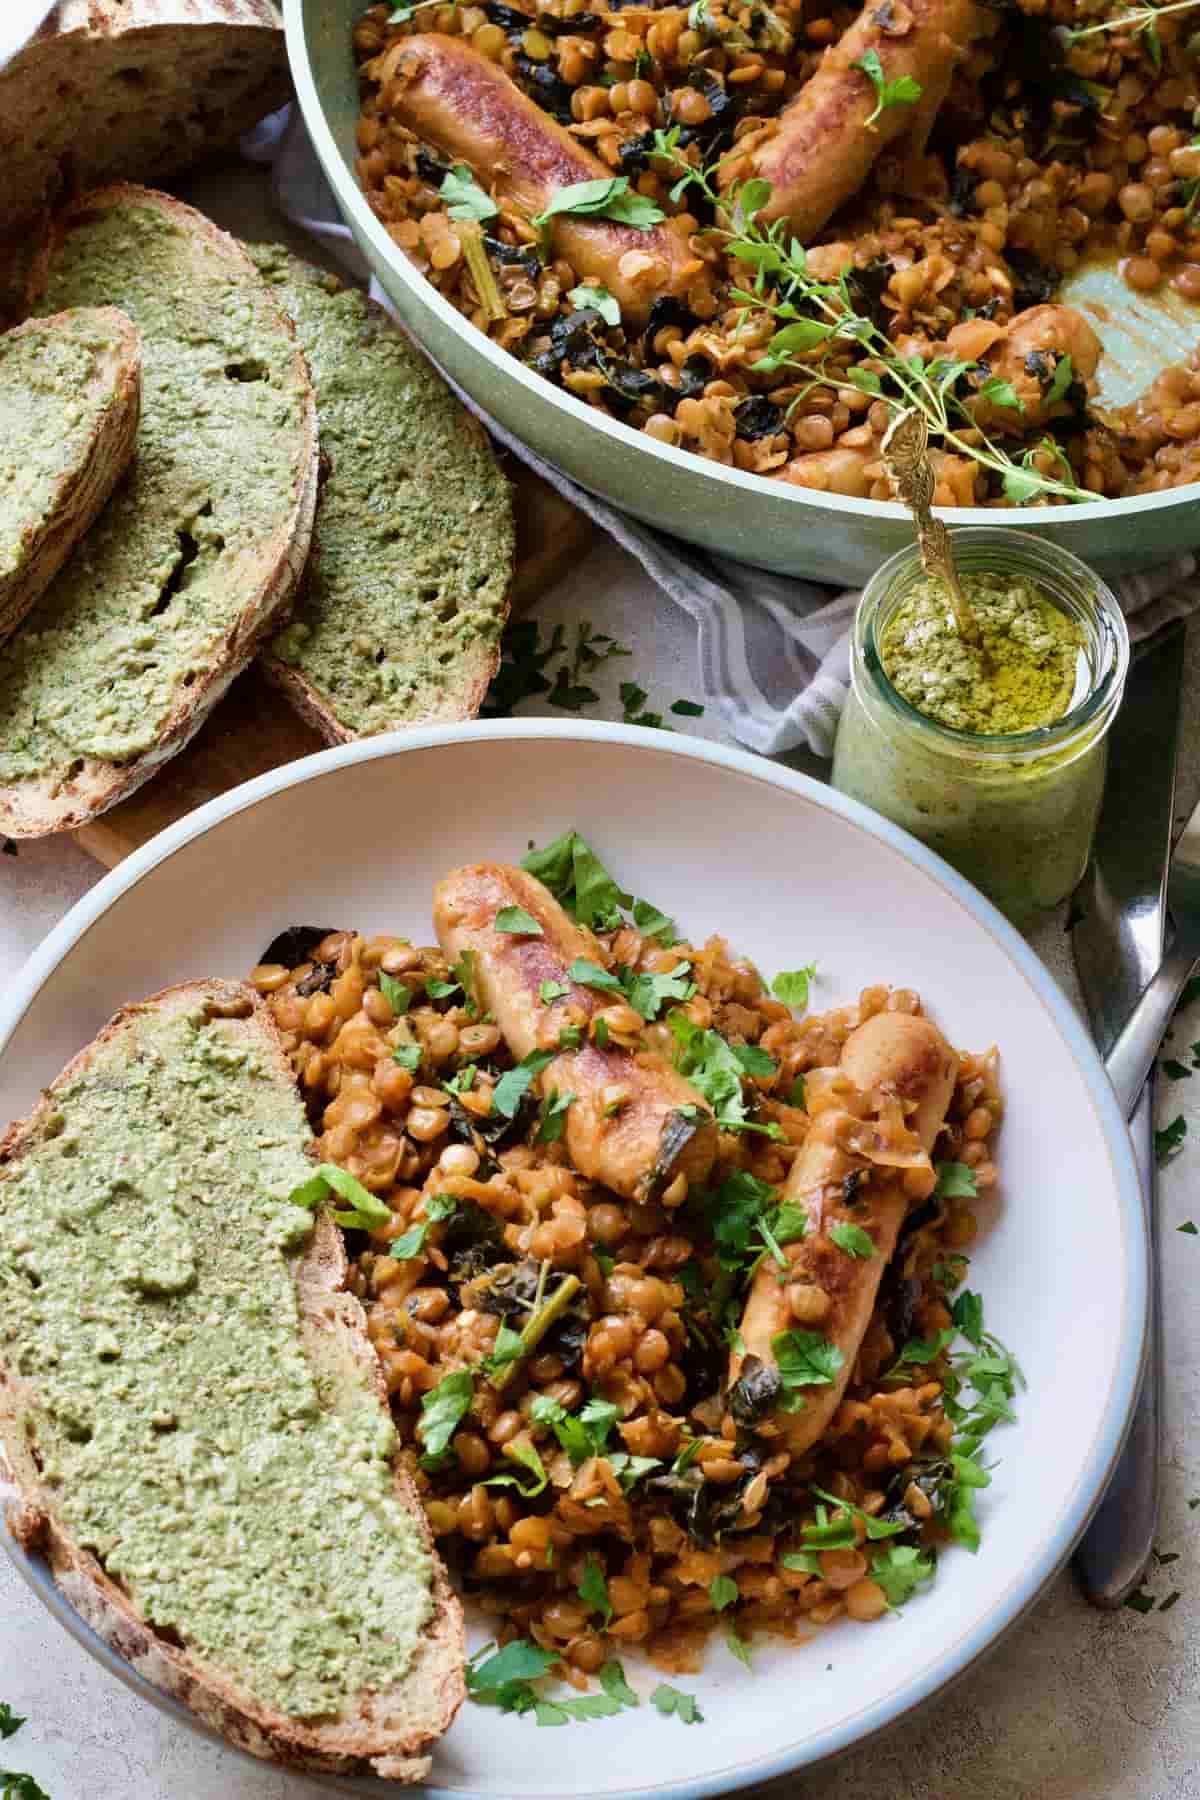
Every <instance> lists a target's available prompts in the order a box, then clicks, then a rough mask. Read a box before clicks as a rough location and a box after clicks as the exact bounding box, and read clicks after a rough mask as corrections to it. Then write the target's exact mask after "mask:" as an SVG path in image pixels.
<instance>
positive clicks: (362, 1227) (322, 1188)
mask: <svg viewBox="0 0 1200 1800" xmlns="http://www.w3.org/2000/svg"><path fill="white" fill-rule="evenodd" d="M331 1189H332V1191H333V1192H334V1193H335V1194H340V1195H341V1197H342V1199H343V1200H348V1201H349V1202H350V1205H351V1208H352V1209H353V1210H352V1211H350V1212H335V1213H334V1215H333V1216H334V1219H335V1220H336V1222H337V1223H338V1224H339V1225H341V1226H342V1227H343V1228H344V1229H345V1230H346V1231H377V1230H378V1229H379V1227H380V1226H381V1225H387V1224H389V1223H390V1221H391V1217H392V1209H391V1207H390V1206H387V1205H385V1203H384V1202H383V1201H382V1200H381V1199H379V1197H378V1195H376V1194H372V1193H370V1192H368V1190H367V1189H366V1188H365V1187H364V1186H363V1184H362V1182H361V1181H356V1180H355V1179H354V1177H353V1175H351V1174H350V1172H349V1171H348V1170H347V1169H339V1168H338V1166H337V1164H336V1163H318V1165H317V1170H316V1173H315V1174H314V1175H313V1176H312V1177H311V1178H310V1179H309V1180H308V1181H302V1182H301V1183H300V1186H299V1187H295V1188H293V1189H292V1191H291V1193H290V1194H289V1195H288V1199H289V1201H290V1202H291V1204H292V1205H293V1206H303V1207H307V1208H312V1207H314V1206H320V1205H321V1204H322V1202H323V1201H324V1200H325V1199H326V1198H327V1196H328V1194H329V1192H330V1190H331Z"/></svg>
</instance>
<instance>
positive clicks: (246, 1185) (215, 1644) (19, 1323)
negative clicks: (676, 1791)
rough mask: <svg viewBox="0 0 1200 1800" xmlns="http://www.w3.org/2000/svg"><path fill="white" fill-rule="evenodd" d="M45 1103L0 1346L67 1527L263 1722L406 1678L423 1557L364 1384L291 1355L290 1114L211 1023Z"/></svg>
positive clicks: (6, 1203)
mask: <svg viewBox="0 0 1200 1800" xmlns="http://www.w3.org/2000/svg"><path fill="white" fill-rule="evenodd" d="M130 1030H132V1031H133V1032H134V1033H135V1050H136V1054H134V1055H132V1056H131V1055H130V1054H129V1051H130V1044H129V1036H128V1033H129V1031H130ZM55 1107H56V1116H55V1118H54V1120H53V1129H54V1131H55V1135H53V1136H49V1137H48V1138H47V1139H46V1140H45V1141H43V1142H40V1143H39V1144H38V1145H37V1147H36V1148H35V1149H33V1150H32V1151H31V1152H30V1153H29V1154H28V1155H27V1156H26V1157H25V1158H24V1159H23V1160H22V1161H20V1162H19V1163H17V1164H16V1165H15V1167H14V1168H13V1170H12V1172H11V1173H10V1174H9V1175H8V1176H7V1178H6V1179H4V1180H0V1337H2V1338H3V1339H6V1340H7V1345H6V1354H7V1355H8V1356H9V1357H10V1358H12V1359H14V1360H15V1362H16V1366H17V1368H18V1370H19V1372H20V1373H21V1374H22V1375H24V1376H26V1377H28V1378H29V1381H30V1386H31V1391H32V1393H33V1395H34V1396H35V1398H34V1400H33V1403H32V1404H31V1406H30V1407H29V1409H28V1411H27V1414H26V1418H25V1428H26V1431H27V1432H28V1434H29V1436H30V1437H31V1438H32V1439H33V1440H34V1442H35V1443H36V1447H37V1451H38V1454H39V1456H40V1457H41V1459H42V1462H43V1474H44V1479H45V1480H46V1481H47V1482H48V1483H50V1484H51V1485H52V1486H56V1487H57V1488H58V1489H59V1501H58V1504H59V1506H60V1508H61V1511H62V1514H63V1516H64V1518H65V1520H66V1522H67V1524H68V1525H69V1526H70V1528H71V1529H72V1531H73V1532H74V1533H75V1535H76V1536H77V1537H78V1539H79V1540H80V1541H81V1542H82V1543H83V1544H84V1545H86V1546H88V1547H90V1548H92V1549H93V1550H94V1551H95V1553H96V1554H97V1555H98V1556H99V1557H100V1559H101V1560H102V1561H103V1563H104V1565H105V1567H106V1568H107V1570H108V1571H109V1573H110V1574H111V1575H113V1576H114V1577H116V1578H117V1579H118V1580H119V1581H120V1582H121V1583H122V1584H123V1585H124V1586H125V1588H126V1589H127V1590H128V1592H129V1594H130V1595H131V1597H132V1600H133V1602H134V1604H135V1605H136V1606H137V1608H138V1609H139V1611H140V1612H141V1613H142V1614H143V1615H144V1616H145V1617H146V1618H147V1619H148V1620H149V1621H150V1623H151V1624H153V1625H155V1626H158V1627H160V1628H163V1629H169V1630H171V1631H173V1632H176V1633H177V1634H178V1636H179V1637H180V1638H181V1639H182V1641H183V1642H184V1644H185V1645H186V1647H187V1648H188V1649H189V1650H190V1651H192V1652H193V1653H194V1654H195V1655H197V1656H199V1657H201V1658H211V1659H212V1660H213V1661H215V1662H217V1663H219V1664H220V1665H221V1666H222V1667H224V1668H226V1669H228V1670H229V1671H230V1672H231V1673H233V1674H234V1675H236V1676H238V1677H240V1679H241V1680H242V1682H244V1684H245V1685H246V1686H247V1687H248V1688H249V1689H250V1690H251V1692H252V1693H253V1694H255V1695H256V1697H257V1698H258V1699H259V1700H260V1701H261V1702H262V1703H263V1704H264V1705H265V1706H268V1707H273V1708H277V1709H279V1710H281V1711H283V1712H285V1713H288V1714H290V1715H292V1716H294V1717H297V1718H304V1719H310V1718H320V1717H326V1716H328V1715H330V1714H332V1713H333V1712H334V1711H335V1710H336V1709H337V1708H338V1706H339V1704H340V1703H341V1702H342V1701H343V1700H344V1699H345V1698H346V1696H347V1695H349V1694H352V1693H354V1692H356V1691H359V1690H361V1689H365V1688H370V1687H385V1686H387V1685H389V1684H390V1683H392V1682H394V1681H396V1680H398V1679H399V1678H401V1677H402V1676H403V1675H404V1674H405V1672H406V1670H407V1669H408V1668H409V1666H410V1664H411V1661H412V1657H413V1653H414V1649H415V1646H416V1643H417V1638H418V1634H419V1632H420V1630H421V1628H422V1626H423V1625H424V1624H425V1622H426V1620H427V1619H428V1617H429V1614H430V1610H431V1599H430V1583H431V1573H432V1572H431V1564H430V1556H429V1553H428V1551H427V1549H426V1548H425V1546H424V1544H423V1543H422V1541H421V1538H420V1536H419V1533H418V1530H417V1527H416V1524H415V1522H414V1521H413V1520H412V1518H411V1517H410V1516H409V1514H408V1513H407V1512H406V1511H405V1509H404V1508H403V1507H402V1506H401V1504H400V1502H399V1500H398V1498H397V1495H396V1491H395V1487H394V1484H393V1476H392V1462H391V1459H392V1452H393V1447H394V1435H395V1434H394V1430H393V1427H392V1424H391V1421H390V1419H389V1417H388V1416H387V1414H386V1413H385V1412H384V1411H383V1409H382V1408H381V1406H380V1404H379V1402H378V1399H377V1397H376V1395H375V1393H374V1391H373V1390H372V1387H371V1384H370V1381H369V1377H368V1375H367V1374H366V1373H365V1372H362V1371H359V1370H358V1369H357V1366H356V1367H355V1368H354V1370H353V1371H347V1372H342V1371H341V1370H340V1369H339V1371H338V1376H337V1380H336V1381H334V1380H333V1379H332V1376H331V1375H326V1374H324V1373H322V1374H321V1375H320V1377H319V1378H318V1376H316V1375H315V1374H314V1370H313V1366H312V1363H311V1362H310V1361H309V1360H308V1358H306V1356H305V1355H304V1354H303V1351H302V1349H301V1327H300V1318H299V1309H298V1304H297V1297H296V1288H295V1280H294V1265H295V1262H296V1259H297V1255H298V1253H299V1252H300V1250H301V1249H302V1247H303V1245H304V1244H305V1242H306V1241H307V1239H308V1237H309V1236H310V1234H311V1232H312V1229H313V1220H312V1217H311V1215H310V1214H309V1213H308V1212H306V1211H304V1210H302V1209H301V1208H299V1207H297V1206H296V1205H294V1204H291V1203H289V1199H288V1196H289V1194H290V1193H291V1192H292V1191H293V1189H294V1188H295V1187H296V1186H298V1185H299V1184H300V1183H301V1182H303V1181H304V1180H306V1179H307V1178H308V1177H309V1176H311V1173H312V1164H311V1162H309V1161H308V1160H307V1158H306V1156H305V1148H306V1145H307V1144H308V1142H309V1131H308V1127H307V1124H306V1122H305V1118H304V1112H303V1108H302V1106H301V1103H300V1100H299V1098H298V1097H297V1096H293V1095H292V1094H290V1093H288V1092H287V1091H286V1090H283V1089H281V1087H280V1086H279V1083H278V1081H277V1079H273V1078H272V1076H271V1074H270V1073H269V1071H268V1070H267V1068H266V1067H265V1065H264V1064H263V1063H262V1062H261V1061H260V1060H259V1058H258V1055H257V1053H256V1052H255V1051H254V1050H253V1049H251V1048H249V1047H248V1046H247V1045H246V1043H245V1041H244V1038H243V1039H242V1040H241V1041H239V1039H238V1027H237V1026H236V1025H234V1024H233V1023H232V1022H231V1021H227V1020H221V1019H214V1020H211V1021H207V1020H206V1019H205V1016H204V1013H203V1012H202V1011H201V1010H200V1009H198V1008H197V1009H196V1010H194V1011H193V1012H191V1013H182V1012H180V1013H176V1014H175V1015H173V1016H169V1017H168V1016H166V1015H164V1014H163V1013H161V1012H150V1013H146V1014H141V1015H138V1016H137V1018H136V1019H135V1021H134V1023H133V1025H132V1026H127V1027H126V1028H125V1030H124V1031H123V1032H122V1033H120V1034H119V1035H118V1036H117V1038H116V1039H115V1040H112V1041H110V1042H109V1043H108V1044H107V1045H104V1046H102V1047H101V1049H100V1050H99V1051H98V1052H97V1054H96V1057H95V1060H94V1061H92V1062H91V1063H90V1065H89V1066H88V1067H86V1069H85V1070H84V1071H83V1072H82V1073H80V1074H78V1075H77V1076H76V1077H75V1078H74V1079H73V1080H72V1081H71V1082H70V1083H69V1084H68V1085H67V1086H66V1087H65V1088H63V1089H62V1090H60V1091H59V1093H58V1094H57V1095H56V1096H55Z"/></svg>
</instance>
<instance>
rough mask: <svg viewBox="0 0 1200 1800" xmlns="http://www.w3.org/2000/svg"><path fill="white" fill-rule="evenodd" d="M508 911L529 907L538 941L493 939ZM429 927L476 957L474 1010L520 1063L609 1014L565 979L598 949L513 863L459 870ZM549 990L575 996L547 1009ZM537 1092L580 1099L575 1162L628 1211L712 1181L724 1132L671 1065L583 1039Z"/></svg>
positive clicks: (570, 1146) (572, 1146) (503, 935)
mask: <svg viewBox="0 0 1200 1800" xmlns="http://www.w3.org/2000/svg"><path fill="white" fill-rule="evenodd" d="M505 906H520V907H523V908H524V909H525V911H526V912H527V913H529V914H531V916H532V917H533V918H535V919H536V920H537V921H538V923H539V924H540V925H541V927H542V934H541V936H540V937H534V936H529V937H522V936H517V935H514V934H513V933H511V932H504V931H497V929H496V914H497V913H498V912H499V911H500V909H501V908H502V907H505ZM433 918H434V925H435V927H436V930H437V934H438V941H439V943H440V944H441V946H442V949H443V950H444V951H445V953H446V955H447V956H448V957H449V958H450V959H451V961H454V962H457V961H458V959H459V958H460V957H461V956H462V953H463V951H464V950H467V951H470V952H471V955H472V957H473V962H472V965H471V968H472V980H473V986H474V990H475V999H476V1001H477V1003H478V1004H479V1005H480V1006H481V1007H483V1008H485V1009H486V1010H487V1011H488V1012H490V1013H491V1014H492V1015H493V1017H494V1018H495V1020H496V1023H497V1025H499V1027H500V1030H501V1031H502V1032H503V1034H504V1038H505V1041H506V1042H507V1044H508V1046H509V1048H510V1050H512V1052H513V1054H514V1056H517V1057H526V1056H528V1055H529V1054H530V1053H531V1052H532V1051H534V1050H544V1049H552V1048H554V1047H555V1046H556V1045H557V1044H558V1042H559V1037H560V1034H561V1032H562V1030H563V1028H564V1026H565V1025H566V1024H567V1023H568V1022H569V1021H570V1020H572V1019H577V1018H578V1019H582V1020H583V1022H584V1023H585V1025H586V1022H587V1021H588V1020H589V1019H590V1018H591V1017H592V1015H593V1013H595V1012H598V1011H600V1010H602V1009H603V1008H604V1007H605V1006H606V1005H607V1004H610V1003H611V1000H610V996H609V995H607V994H605V993H602V992H597V990H596V989H594V988H589V987H581V986H579V985H578V984H577V983H574V982H571V981H570V980H569V978H568V975H567V971H568V969H569V968H570V967H571V964H572V963H573V962H574V961H575V960H576V959H577V958H578V957H586V958H587V959H588V960H589V961H591V962H601V963H602V961H603V958H602V955H601V952H600V946H599V945H598V944H597V942H596V939H595V938H594V937H593V936H592V934H591V932H590V931H586V930H585V929H584V928H583V926H581V925H576V924H575V923H574V921H573V920H571V919H569V918H568V917H567V914H566V913H565V912H564V911H563V909H562V907H561V906H560V905H559V903H558V901H557V900H556V899H555V898H554V896H553V895H552V894H551V893H550V892H549V891H548V890H547V889H546V888H545V887H543V885H542V883H541V882H540V881H538V880H537V879H536V878H535V877H534V876H532V875H528V874H526V872H525V870H524V869H515V868H510V867H509V866H508V865H507V864H505V863H473V864H471V865H469V866H468V867H467V868H463V869H454V870H453V871H452V872H451V873H450V874H449V875H447V876H445V878H444V879H443V880H442V881H440V882H439V883H438V885H437V887H436V889H435V890H434V900H433ZM548 981H549V982H555V983H557V984H563V985H565V986H566V988H567V992H566V993H565V994H563V995H560V996H559V997H558V998H557V999H555V1000H553V1001H551V1002H550V1003H547V1002H546V1001H544V1000H543V999H542V997H541V987H542V983H543V982H548ZM541 1084H542V1092H543V1093H544V1094H549V1093H551V1092H557V1093H559V1094H560V1095H561V1094H572V1095H574V1099H573V1100H572V1102H571V1104H570V1106H569V1107H568V1109H567V1115H566V1129H565V1133H564V1139H565V1143H566V1146H567V1153H568V1155H569V1156H570V1158H571V1161H572V1163H573V1164H574V1165H575V1167H576V1168H577V1169H578V1170H579V1173H580V1174H581V1175H583V1176H585V1177H586V1178H587V1179H588V1180H589V1181H599V1182H602V1183H603V1184H604V1186H605V1187H610V1188H612V1189H613V1190H614V1191H615V1192H616V1193H618V1194H623V1195H624V1196H625V1198H626V1199H628V1200H645V1199H648V1198H652V1197H654V1196H656V1195H657V1194H660V1193H662V1192H664V1191H665V1190H666V1189H668V1188H669V1187H670V1186H671V1184H672V1183H673V1182H674V1181H675V1180H676V1178H677V1177H678V1176H680V1175H682V1176H683V1177H684V1178H685V1180H686V1182H688V1183H691V1182H701V1181H704V1180H705V1179H706V1177H707V1176H708V1173H709V1170H710V1169H711V1168H712V1164H713V1158H714V1156H715V1155H716V1150H717V1127H716V1122H715V1120H714V1119H713V1116H712V1113H711V1112H710V1111H709V1109H708V1107H707V1106H706V1105H705V1103H704V1101H703V1100H702V1099H701V1097H700V1095H699V1094H698V1093H697V1092H696V1090H695V1089H694V1088H693V1087H690V1086H689V1084H688V1083H687V1082H686V1081H685V1080H684V1079H683V1077H682V1076H681V1075H679V1074H677V1073H676V1071H675V1070H674V1069H673V1068H671V1066H670V1065H669V1064H668V1063H666V1062H665V1061H663V1062H662V1063H661V1064H658V1065H655V1064H653V1063H648V1062H646V1061H643V1060H635V1059H634V1057H633V1056H632V1055H631V1054H630V1053H629V1052H628V1051H626V1050H620V1049H617V1048H606V1049H603V1050H601V1049H599V1048H598V1047H597V1045H596V1044H595V1043H593V1042H592V1041H591V1040H590V1039H589V1038H587V1037H585V1038H584V1040H583V1042H582V1044H581V1045H580V1047H579V1048H578V1049H577V1050H567V1051H564V1053H563V1054H562V1055H561V1056H558V1057H556V1058H555V1060H554V1061H553V1062H552V1063H550V1064H549V1065H548V1067H547V1068H546V1069H545V1071H544V1072H543V1074H542V1077H541ZM617 1089H620V1090H621V1091H622V1092H623V1093H624V1094H625V1096H626V1098H625V1099H624V1101H623V1102H622V1104H621V1105H620V1106H619V1108H618V1110H616V1111H615V1112H612V1111H608V1112H606V1108H611V1106H612V1098H611V1096H612V1095H613V1092H614V1090H617ZM693 1109H694V1110H693ZM682 1197H683V1196H682V1193H681V1194H680V1195H679V1198H682Z"/></svg>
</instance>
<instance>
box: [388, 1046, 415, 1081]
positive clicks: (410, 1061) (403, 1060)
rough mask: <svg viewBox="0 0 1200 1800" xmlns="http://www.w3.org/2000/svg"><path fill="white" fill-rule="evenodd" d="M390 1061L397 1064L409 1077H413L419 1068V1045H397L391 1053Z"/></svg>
mask: <svg viewBox="0 0 1200 1800" xmlns="http://www.w3.org/2000/svg"><path fill="white" fill-rule="evenodd" d="M392 1061H393V1062H398V1063H399V1064H400V1067H401V1068H402V1069H407V1070H408V1072H409V1074H410V1075H415V1074H416V1072H417V1070H418V1069H419V1068H420V1066H421V1046H420V1044H397V1045H396V1047H395V1049H394V1050H393V1051H392Z"/></svg>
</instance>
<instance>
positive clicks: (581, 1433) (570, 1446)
mask: <svg viewBox="0 0 1200 1800" xmlns="http://www.w3.org/2000/svg"><path fill="white" fill-rule="evenodd" d="M620 1410H621V1409H620V1407H618V1406H614V1405H613V1403H612V1402H611V1401H609V1400H589V1401H588V1403H587V1405H586V1406H585V1407H584V1408H583V1409H582V1411H581V1412H579V1413H569V1412H568V1411H567V1409H566V1407H565V1406H563V1404H562V1402H561V1401H559V1400H552V1399H551V1398H550V1396H549V1395H548V1394H539V1395H538V1397H537V1399H536V1400H535V1401H534V1403H533V1407H532V1410H531V1412H530V1418H531V1419H532V1420H533V1423H534V1424H535V1425H549V1426H550V1428H551V1430H552V1431H553V1432H554V1435H555V1437H556V1438H557V1439H558V1441H559V1443H560V1444H561V1445H562V1447H563V1449H564V1450H565V1451H566V1453H567V1455H568V1456H569V1457H570V1459H571V1461H572V1462H573V1463H574V1464H575V1465H576V1467H578V1465H579V1464H580V1463H581V1462H586V1461H587V1459H588V1457H589V1456H600V1455H602V1454H603V1452H604V1445H605V1441H606V1439H607V1437H608V1434H609V1432H610V1431H611V1430H612V1428H613V1425H614V1424H615V1423H616V1421H617V1417H618V1415H619V1413H620Z"/></svg>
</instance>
